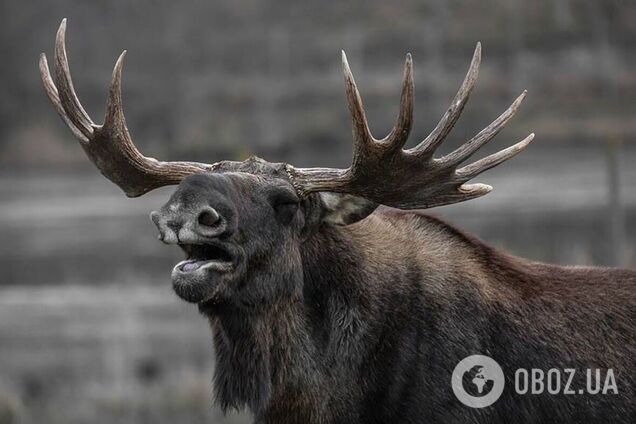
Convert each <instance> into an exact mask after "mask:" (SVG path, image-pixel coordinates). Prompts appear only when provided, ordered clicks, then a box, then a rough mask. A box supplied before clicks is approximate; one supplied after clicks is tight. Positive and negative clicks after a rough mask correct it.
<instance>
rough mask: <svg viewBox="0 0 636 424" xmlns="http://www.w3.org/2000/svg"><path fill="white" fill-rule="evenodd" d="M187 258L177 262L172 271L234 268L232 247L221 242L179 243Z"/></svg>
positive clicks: (188, 271)
mask: <svg viewBox="0 0 636 424" xmlns="http://www.w3.org/2000/svg"><path fill="white" fill-rule="evenodd" d="M179 246H180V247H181V249H183V251H184V252H185V253H186V256H187V259H186V260H184V261H181V262H179V263H178V264H177V265H176V266H175V267H174V271H177V272H180V273H184V274H188V273H196V272H200V271H203V270H206V269H213V270H216V271H219V272H229V271H231V270H232V269H234V266H235V262H236V261H235V260H236V255H234V254H233V252H232V249H231V248H230V247H229V246H227V245H224V244H221V243H214V244H180V245H179Z"/></svg>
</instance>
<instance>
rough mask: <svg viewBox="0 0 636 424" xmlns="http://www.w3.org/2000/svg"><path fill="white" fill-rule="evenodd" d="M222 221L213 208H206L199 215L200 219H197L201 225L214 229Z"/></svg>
mask: <svg viewBox="0 0 636 424" xmlns="http://www.w3.org/2000/svg"><path fill="white" fill-rule="evenodd" d="M220 219H221V217H220V216H219V213H218V212H217V211H216V210H214V209H213V208H206V209H205V210H203V211H202V212H201V213H199V217H198V218H197V220H198V221H199V224H201V225H205V226H206V227H212V226H214V225H216V224H217V223H218V222H219V220H220Z"/></svg>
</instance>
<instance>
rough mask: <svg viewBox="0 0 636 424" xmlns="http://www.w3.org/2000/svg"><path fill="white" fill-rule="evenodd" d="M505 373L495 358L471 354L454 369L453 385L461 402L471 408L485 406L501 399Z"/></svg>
mask: <svg viewBox="0 0 636 424" xmlns="http://www.w3.org/2000/svg"><path fill="white" fill-rule="evenodd" d="M504 383H505V378H504V373H503V370H502V369H501V367H500V366H499V364H498V363H497V362H495V360H494V359H492V358H490V357H488V356H484V355H471V356H468V357H466V358H464V359H462V360H461V361H460V362H459V364H457V366H456V367H455V369H454V370H453V376H452V379H451V386H452V387H453V392H454V393H455V396H456V397H457V399H459V401H460V402H461V403H463V404H464V405H466V406H470V407H471V408H485V407H486V406H490V405H492V404H493V403H495V402H496V401H497V399H499V397H500V396H501V394H502V393H503V389H504Z"/></svg>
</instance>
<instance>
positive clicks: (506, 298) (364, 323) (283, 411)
mask: <svg viewBox="0 0 636 424" xmlns="http://www.w3.org/2000/svg"><path fill="white" fill-rule="evenodd" d="M65 31H66V21H65V20H64V21H62V23H61V25H60V27H59V30H58V32H57V37H56V43H55V52H54V66H53V74H52V75H51V73H50V71H49V67H48V64H47V59H46V56H45V55H44V53H43V54H42V55H41V57H40V71H41V76H42V81H43V84H44V88H45V91H46V94H47V95H48V97H49V99H50V101H51V102H52V104H53V106H54V107H55V109H56V111H57V112H58V114H59V115H60V116H61V118H62V120H63V121H64V122H65V123H66V125H67V126H68V127H69V128H70V130H71V131H72V132H73V134H74V135H75V136H76V137H77V138H78V139H79V144H80V146H81V147H82V148H83V149H84V151H85V152H86V154H87V156H88V158H89V159H90V160H91V161H92V162H93V163H94V164H95V166H96V167H97V168H98V169H99V170H100V171H101V173H102V174H103V175H104V176H105V177H106V178H108V179H109V180H111V181H112V182H113V183H115V184H116V185H118V186H119V187H120V188H121V189H122V190H123V191H124V192H125V194H126V195H127V196H129V197H137V196H141V195H143V194H145V193H147V192H149V191H151V190H153V189H155V188H158V187H162V186H166V185H178V187H177V189H176V191H175V192H174V193H173V194H172V196H171V197H170V199H169V200H168V202H167V203H166V204H165V205H164V206H163V207H161V208H160V209H159V210H158V211H155V212H152V213H151V219H152V221H153V222H154V224H155V225H156V226H157V228H158V230H159V238H160V240H161V241H162V242H163V243H166V244H171V245H178V246H179V247H180V248H181V249H182V250H183V251H184V252H185V257H186V259H185V260H184V261H182V262H179V263H178V264H177V265H176V266H175V267H174V269H173V270H172V277H171V278H172V284H173V288H174V291H175V292H176V294H177V295H178V296H179V297H180V298H182V299H183V300H185V301H187V302H190V303H193V304H196V305H197V307H198V309H199V311H200V312H201V313H202V315H203V316H204V317H205V318H206V319H207V320H209V323H210V326H211V330H212V334H213V345H214V349H215V361H216V368H215V373H214V378H213V385H214V392H215V400H216V402H217V403H218V405H219V406H220V407H221V408H222V409H223V410H231V409H242V408H247V409H249V411H250V412H251V413H252V414H253V416H254V420H255V422H257V423H416V422H417V423H420V422H421V423H433V422H434V423H469V422H470V423H494V422H497V423H509V422H522V423H555V422H560V423H561V422H576V423H593V422H594V423H600V422H612V423H632V422H634V419H635V418H636V405H635V402H636V401H635V399H634V394H635V393H634V387H635V377H634V376H635V374H636V359H635V358H636V295H635V294H636V272H635V271H631V270H621V269H611V268H594V267H563V266H555V265H549V264H543V263H538V262H533V261H530V260H526V259H521V258H518V257H514V256H512V255H510V254H508V253H505V252H502V251H499V250H497V249H495V248H493V247H490V246H489V245H487V244H485V243H484V242H482V241H480V240H478V239H477V238H475V237H473V236H471V235H468V234H466V233H464V232H462V231H460V230H458V229H456V228H454V227H453V226H451V225H449V224H447V223H445V222H443V221H441V220H440V219H438V218H435V217H432V216H429V215H427V214H425V213H423V212H422V210H423V209H428V208H432V207H437V206H443V205H448V204H452V203H457V202H463V201H466V200H471V199H475V198H478V197H480V196H483V195H485V194H487V193H488V192H490V191H491V189H492V188H491V187H490V186H488V185H485V184H476V183H469V181H470V180H472V179H473V178H474V177H476V176H477V175H479V174H481V173H482V172H484V171H486V170H488V169H490V168H492V167H495V166H497V165H499V164H501V163H502V162H504V161H506V160H508V159H510V158H512V157H513V156H515V155H516V154H518V153H519V152H521V151H522V150H524V149H525V148H526V147H527V146H528V145H529V144H530V142H531V141H532V139H533V137H534V135H533V134H530V135H529V136H528V137H526V138H525V139H524V140H523V141H521V142H519V143H517V144H514V145H513V146H511V147H508V148H506V149H503V150H501V151H498V152H496V153H494V154H491V155H489V156H486V157H485V158H483V159H480V160H477V161H475V162H473V163H470V164H468V165H463V163H464V162H465V161H466V160H467V159H468V158H469V157H470V156H471V155H473V153H475V152H476V151H477V150H478V149H480V148H481V147H482V146H484V145H485V144H486V143H488V142H489V141H490V140H491V139H493V137H494V136H495V135H496V134H497V133H498V132H499V131H500V130H501V129H502V128H503V127H504V126H505V125H506V123H507V122H508V121H509V120H510V119H511V118H512V117H513V116H514V115H515V113H516V112H517V109H518V108H519V106H520V104H521V102H522V100H523V98H524V97H525V91H524V92H523V93H522V94H521V95H520V96H519V97H518V98H517V99H516V100H515V101H514V102H513V103H512V104H511V106H510V107H509V108H508V109H507V110H506V111H505V112H503V113H502V114H501V115H500V116H499V117H498V118H497V119H495V120H494V121H493V122H492V123H491V124H490V125H488V126H487V127H486V128H485V129H483V130H482V131H480V132H479V133H478V134H477V135H475V136H474V137H473V138H471V139H470V140H469V141H468V142H466V143H465V144H463V145H461V146H460V147H459V148H457V149H456V150H455V151H453V152H451V153H449V154H447V155H445V156H441V157H437V156H436V155H435V152H436V150H437V149H438V147H439V146H440V145H441V143H442V142H443V141H444V140H445V139H446V138H447V136H448V135H449V133H450V131H451V129H452V128H453V126H454V125H455V123H456V122H457V120H458V118H459V116H460V114H461V112H462V110H463V108H464V106H465V105H466V102H467V100H468V98H469V95H470V93H471V91H472V89H473V86H474V85H475V82H476V79H477V75H478V71H479V65H480V61H481V45H480V44H477V46H476V49H475V51H474V54H473V57H472V61H471V63H470V66H469V68H468V72H467V75H466V77H465V79H464V80H463V82H462V84H461V86H460V88H459V91H458V92H457V94H456V96H455V97H454V98H453V100H452V103H451V105H450V107H449V108H448V109H447V110H446V112H445V113H444V115H443V116H442V118H441V120H440V121H439V123H438V124H437V125H436V126H435V128H434V129H433V131H432V132H431V133H430V134H429V135H428V136H427V137H426V138H425V139H424V140H423V141H422V142H421V143H419V144H418V145H417V146H415V147H413V148H410V149H406V148H404V146H405V143H406V141H407V139H408V137H409V133H410V131H411V127H412V123H413V98H414V97H413V96H414V83H413V64H412V59H411V56H410V55H407V56H406V62H405V67H404V77H403V83H402V88H401V99H400V107H399V113H398V116H397V121H396V123H395V125H394V128H393V130H392V131H391V132H390V133H389V135H387V136H386V137H384V138H382V139H376V138H374V137H373V135H372V134H371V132H370V130H369V126H368V124H367V118H366V116H365V110H364V108H363V104H362V100H361V97H360V94H359V92H358V89H357V87H356V83H355V81H354V78H353V75H352V73H351V70H350V68H349V65H348V63H347V59H346V56H345V54H344V52H343V54H342V65H343V69H344V80H345V89H346V99H347V102H348V106H349V110H350V112H351V116H352V122H353V131H352V132H353V160H352V163H351V165H350V167H348V168H347V169H333V168H299V167H295V166H292V165H290V164H286V163H272V162H267V161H265V160H262V159H259V158H256V157H252V158H250V159H247V160H245V161H242V162H238V161H219V162H216V163H212V164H205V163H198V162H163V161H158V160H156V159H154V158H150V157H146V156H144V155H142V154H141V153H140V152H139V150H138V149H137V148H136V147H135V145H134V144H133V141H132V138H131V136H130V134H129V132H128V129H127V126H126V121H125V118H124V113H123V109H122V98H121V73H122V66H123V63H124V55H125V53H126V52H125V51H124V52H123V53H122V54H121V56H120V57H119V59H118V60H117V62H116V65H115V67H114V70H113V74H112V82H111V85H110V92H109V95H108V101H107V105H106V113H105V118H104V123H103V124H101V125H100V124H95V123H94V122H93V121H92V120H91V118H90V117H89V115H88V114H87V113H86V111H85V110H84V108H83V107H82V105H81V103H80V101H79V99H78V97H77V95H76V92H75V89H74V88H73V83H72V81H71V75H70V71H69V65H68V59H67V55H66V47H65ZM474 354H483V355H486V356H489V357H490V358H492V359H494V360H495V361H496V362H497V363H498V364H499V365H500V366H501V368H502V370H503V371H504V373H505V389H504V390H503V393H502V394H501V397H500V398H499V400H497V402H496V403H494V404H492V405H490V406H487V407H483V408H471V407H469V406H466V405H465V404H463V403H462V402H460V401H459V400H458V398H456V397H455V395H454V393H453V389H452V387H451V386H452V385H451V379H452V378H451V375H452V373H453V370H454V368H455V366H456V365H457V364H458V363H459V362H460V361H461V360H462V359H463V358H466V357H468V356H470V355H474ZM553 368H556V369H573V370H576V371H577V373H576V376H575V377H574V380H573V381H574V382H573V383H572V385H573V387H583V388H584V387H585V385H586V382H585V378H584V377H585V370H586V369H599V370H603V371H608V370H610V371H612V372H613V375H614V376H615V379H616V381H615V384H616V387H615V390H613V391H610V392H609V393H598V394H592V393H583V392H581V391H578V392H576V394H574V395H568V394H564V393H563V391H561V392H559V393H556V394H555V393H547V392H545V391H544V392H542V393H534V394H525V395H524V394H522V393H519V392H518V391H516V390H515V385H516V382H515V370H518V369H540V370H543V371H547V370H550V369H553ZM480 377H482V375H481V373H480Z"/></svg>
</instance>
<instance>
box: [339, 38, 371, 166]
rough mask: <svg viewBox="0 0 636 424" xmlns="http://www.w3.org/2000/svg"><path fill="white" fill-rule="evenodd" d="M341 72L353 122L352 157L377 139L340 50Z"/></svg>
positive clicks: (347, 64) (368, 147)
mask: <svg viewBox="0 0 636 424" xmlns="http://www.w3.org/2000/svg"><path fill="white" fill-rule="evenodd" d="M342 72H343V73H344V78H345V90H346V93H347V104H348V105H349V111H350V112H351V121H352V123H353V145H354V157H358V156H360V155H362V156H364V152H366V151H368V150H370V149H371V148H372V146H373V145H374V144H375V142H376V141H377V140H375V138H373V135H371V131H370V130H369V124H368V122H367V116H366V113H365V112H364V106H363V105H362V98H361V97H360V92H359V91H358V87H357V85H356V81H355V80H354V78H353V74H352V73H351V68H349V62H347V55H346V54H345V52H344V50H342Z"/></svg>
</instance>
